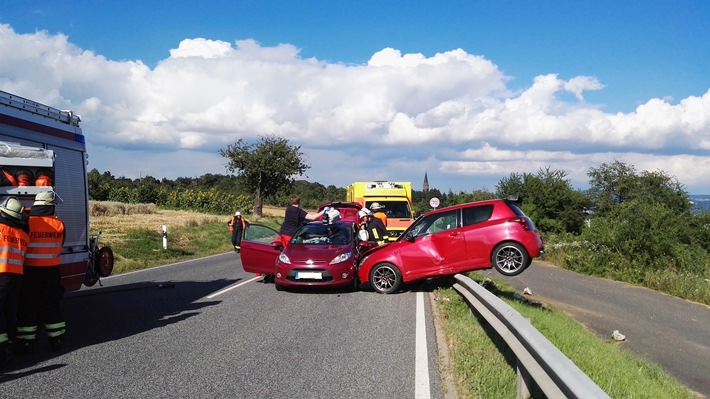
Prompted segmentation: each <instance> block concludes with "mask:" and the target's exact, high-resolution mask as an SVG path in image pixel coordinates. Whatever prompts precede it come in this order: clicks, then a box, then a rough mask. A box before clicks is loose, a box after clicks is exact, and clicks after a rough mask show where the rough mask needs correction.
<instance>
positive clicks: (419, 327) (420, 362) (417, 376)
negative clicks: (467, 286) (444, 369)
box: [414, 292, 431, 399]
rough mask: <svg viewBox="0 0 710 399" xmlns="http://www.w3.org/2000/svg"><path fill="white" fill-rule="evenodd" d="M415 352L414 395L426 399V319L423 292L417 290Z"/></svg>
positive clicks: (427, 362) (427, 374)
mask: <svg viewBox="0 0 710 399" xmlns="http://www.w3.org/2000/svg"><path fill="white" fill-rule="evenodd" d="M416 318H417V320H416V340H415V341H416V342H415V345H416V353H415V357H414V397H415V398H418V399H419V398H421V399H428V398H430V397H431V389H430V388H429V355H428V354H427V347H426V319H425V317H424V293H423V292H417V312H416Z"/></svg>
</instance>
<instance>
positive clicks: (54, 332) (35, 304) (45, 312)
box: [17, 266, 66, 344]
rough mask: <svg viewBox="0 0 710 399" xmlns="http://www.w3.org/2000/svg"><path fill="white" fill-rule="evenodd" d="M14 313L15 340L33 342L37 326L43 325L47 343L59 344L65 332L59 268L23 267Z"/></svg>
mask: <svg viewBox="0 0 710 399" xmlns="http://www.w3.org/2000/svg"><path fill="white" fill-rule="evenodd" d="M24 273H25V274H24V276H23V278H22V288H21V289H20V305H19V310H18V314H17V339H18V341H19V342H20V343H22V342H25V343H30V344H31V343H34V342H35V341H36V340H37V327H38V324H39V322H40V321H41V322H44V330H45V333H46V334H47V339H48V340H49V342H50V344H56V343H58V342H61V340H62V338H63V337H64V331H65V330H66V323H65V321H64V317H62V311H61V307H60V303H61V300H62V296H63V295H64V287H62V283H61V275H60V273H59V266H42V267H37V266H25V269H24Z"/></svg>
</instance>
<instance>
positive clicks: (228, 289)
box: [205, 276, 262, 299]
mask: <svg viewBox="0 0 710 399" xmlns="http://www.w3.org/2000/svg"><path fill="white" fill-rule="evenodd" d="M260 278H262V277H261V276H255V277H252V278H250V279H249V280H246V281H242V282H241V283H239V284H234V285H230V286H229V287H227V288H223V289H221V290H219V291H217V292H215V293H214V294H210V295H208V296H206V297H205V298H207V299H212V298H214V297H216V296H217V295H222V294H224V293H225V292H229V291H231V290H233V289H235V288H238V287H241V286H243V285H244V284H247V283H251V282H252V281H254V280H258V279H260Z"/></svg>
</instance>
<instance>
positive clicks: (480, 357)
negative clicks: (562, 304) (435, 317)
mask: <svg viewBox="0 0 710 399" xmlns="http://www.w3.org/2000/svg"><path fill="white" fill-rule="evenodd" d="M468 276H469V277H471V278H472V279H474V280H475V281H477V282H478V283H479V284H483V285H486V286H490V285H493V286H495V287H496V288H495V291H497V295H498V296H499V297H500V298H501V299H503V300H504V301H505V302H506V303H508V304H509V305H510V306H511V307H513V308H514V309H515V310H516V311H518V312H519V313H520V314H521V315H522V316H523V317H525V318H527V319H529V320H530V321H531V323H532V325H533V326H535V328H537V329H538V331H540V332H541V333H542V334H543V335H544V336H545V337H547V339H549V340H550V342H552V344H554V345H555V346H556V347H557V348H559V349H560V351H562V353H564V354H565V355H566V356H567V357H568V358H569V359H570V360H572V362H574V363H575V364H576V365H577V367H579V368H580V369H581V370H582V371H583V372H584V373H585V374H587V375H588V376H589V377H590V378H591V379H592V380H593V381H594V382H595V383H596V384H597V385H599V387H600V388H602V389H603V390H604V391H605V392H606V393H607V394H608V395H609V396H610V397H612V398H689V399H691V398H698V396H696V395H695V394H694V393H693V392H691V391H689V390H688V389H687V388H686V387H685V386H684V385H683V384H681V383H680V382H678V381H677V380H675V379H674V378H672V377H671V376H669V375H668V374H666V373H665V372H664V371H663V370H662V369H661V368H660V367H658V366H656V365H655V364H653V363H651V362H648V361H646V360H644V359H640V358H638V357H636V356H635V355H633V354H631V353H629V352H627V351H625V350H624V349H623V348H621V347H620V346H619V345H618V343H617V342H615V341H602V340H600V339H599V338H597V337H596V336H595V335H594V334H592V333H591V332H589V331H587V330H586V329H585V328H584V327H583V326H582V325H581V324H579V323H578V322H577V321H576V320H574V319H573V318H572V317H570V316H568V315H567V314H566V313H564V312H561V311H559V310H556V309H548V308H545V307H543V306H541V305H540V304H536V303H531V302H523V301H520V300H517V299H513V298H516V297H519V296H517V295H515V291H514V290H513V289H511V288H509V287H507V286H506V285H505V283H504V282H503V281H502V280H494V281H495V282H494V283H491V282H490V280H486V278H485V277H484V276H482V275H480V274H478V273H469V274H468ZM484 280H486V281H485V282H484ZM434 295H435V297H436V298H437V299H438V300H437V301H436V303H437V310H438V312H439V314H440V321H441V328H442V329H443V331H444V335H445V336H446V341H447V343H448V346H449V358H450V362H451V365H450V366H451V369H452V370H453V373H454V378H453V380H454V381H455V385H456V390H457V393H458V396H459V397H461V398H476V397H480V398H512V397H515V394H516V369H515V366H516V360H515V355H514V354H513V352H512V351H511V350H510V349H509V348H508V347H507V345H506V344H505V341H503V339H501V338H500V337H499V336H498V334H497V333H496V332H495V330H494V329H493V328H492V327H490V326H489V325H488V323H487V322H486V321H485V319H483V318H482V317H480V316H478V315H477V314H476V313H475V312H472V310H471V309H470V308H469V306H468V303H467V302H466V300H465V299H464V298H463V297H461V296H460V295H459V294H458V292H457V291H456V290H454V289H453V288H440V289H437V290H436V291H435V293H434ZM532 397H533V398H541V397H544V395H542V393H541V392H536V391H535V390H533V392H532Z"/></svg>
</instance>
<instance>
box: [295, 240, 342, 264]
mask: <svg viewBox="0 0 710 399" xmlns="http://www.w3.org/2000/svg"><path fill="white" fill-rule="evenodd" d="M351 248H352V247H351V245H350V244H347V245H333V244H329V245H307V244H306V245H299V244H289V245H287V246H286V248H284V251H283V252H284V254H285V255H286V256H288V258H289V259H290V260H291V262H305V261H307V260H309V259H310V260H322V261H326V262H330V261H331V260H332V259H333V258H335V257H336V256H338V255H340V254H342V253H344V252H348V251H350V250H351Z"/></svg>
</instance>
